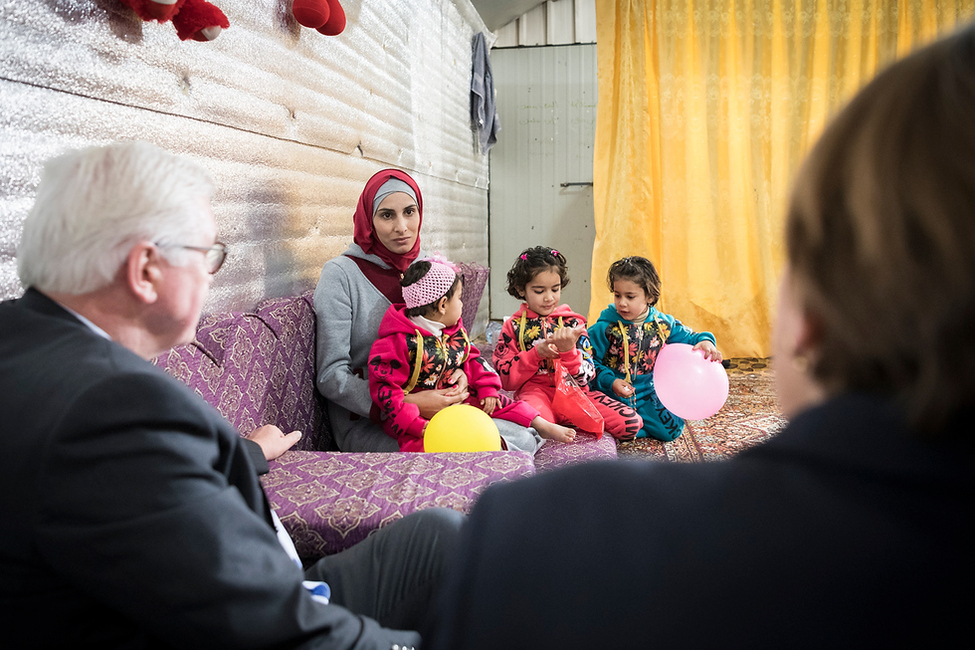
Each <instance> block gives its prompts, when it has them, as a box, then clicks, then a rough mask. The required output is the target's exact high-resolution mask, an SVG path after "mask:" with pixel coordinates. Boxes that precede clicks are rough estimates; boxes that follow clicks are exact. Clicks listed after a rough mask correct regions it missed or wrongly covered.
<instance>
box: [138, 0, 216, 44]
mask: <svg viewBox="0 0 975 650" xmlns="http://www.w3.org/2000/svg"><path fill="white" fill-rule="evenodd" d="M122 4H124V5H125V6H126V7H128V8H130V9H132V11H134V12H135V13H136V14H137V15H138V16H139V18H141V19H142V20H146V21H149V20H156V21H158V22H161V23H165V22H167V21H169V20H172V21H173V26H174V27H175V28H176V35H177V36H179V39H180V40H181V41H186V40H189V39H191V38H192V39H193V40H194V41H212V40H213V39H215V38H216V37H217V36H219V35H220V32H221V31H222V30H224V29H227V28H228V27H230V21H229V20H227V16H225V15H224V13H223V12H222V11H220V9H219V8H217V7H216V6H214V5H212V4H210V3H209V2H207V1H206V0H122Z"/></svg>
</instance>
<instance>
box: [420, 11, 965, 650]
mask: <svg viewBox="0 0 975 650" xmlns="http://www.w3.org/2000/svg"><path fill="white" fill-rule="evenodd" d="M973 116H975V29H973V28H971V27H969V28H967V29H965V30H963V31H960V32H958V33H957V34H955V35H953V36H951V37H949V38H946V39H944V40H942V41H939V42H937V43H935V44H933V45H931V46H928V47H927V48H924V49H922V50H920V51H919V52H917V53H915V54H913V55H912V56H910V57H908V58H906V59H904V60H902V61H899V62H897V63H895V64H893V65H892V66H891V67H890V68H888V69H887V70H886V71H884V72H882V73H881V74H879V75H878V76H877V77H876V79H874V80H873V81H872V82H871V83H870V84H869V85H868V86H867V87H866V88H864V89H863V90H862V91H861V92H860V93H859V94H858V95H857V96H856V97H855V98H854V99H853V101H852V102H851V103H850V104H849V105H848V106H847V107H846V108H845V109H844V110H843V111H842V112H841V113H840V114H839V115H838V116H837V117H836V119H835V120H834V121H833V122H832V124H831V125H830V126H829V128H828V129H827V130H826V132H825V133H824V134H823V136H822V138H821V139H820V140H819V142H818V143H817V144H816V146H815V147H814V149H813V150H812V152H811V153H810V155H809V157H808V159H807V160H806V162H805V163H804V165H803V167H802V169H801V170H800V173H799V176H798V177H797V182H796V187H795V189H794V192H793V196H792V201H791V205H790V208H789V212H788V216H787V224H786V239H787V250H788V265H787V268H786V269H785V272H784V273H783V277H782V282H781V289H780V296H779V305H778V315H777V320H776V327H775V333H774V337H773V338H774V340H773V350H774V364H775V381H776V390H777V393H778V395H779V401H780V405H781V408H782V410H783V412H784V413H785V415H786V416H787V417H788V418H789V419H790V424H789V426H788V427H787V428H786V429H785V430H783V431H782V432H781V433H780V434H778V435H777V436H776V437H775V438H773V439H772V440H770V441H769V442H767V443H765V444H763V445H760V446H758V447H755V448H753V449H751V450H749V451H746V452H744V453H742V454H740V455H739V456H738V457H737V458H735V459H732V460H730V461H728V462H724V463H704V464H698V465H678V464H666V465H665V464H658V463H652V464H639V463H620V462H616V463H612V464H610V463H605V464H588V465H586V466H583V467H578V468H568V469H565V470H558V471H554V472H551V473H548V474H546V475H543V476H539V477H535V478H532V479H527V480H524V481H519V482H516V483H514V484H511V485H505V486H498V487H496V488H489V489H488V490H487V491H486V492H485V494H484V495H483V496H482V497H481V499H480V500H479V501H478V504H477V505H476V506H475V508H474V511H473V512H472V515H471V518H470V521H469V523H468V525H467V526H466V533H465V538H464V541H463V544H462V551H461V555H462V556H463V558H465V560H466V561H464V562H457V563H456V565H455V571H454V574H453V577H452V582H451V585H450V586H449V588H448V589H447V591H446V593H445V596H446V597H445V598H444V599H443V600H442V602H441V605H440V609H439V613H438V615H439V621H438V625H437V626H436V627H435V630H434V632H435V637H436V638H434V639H433V640H432V643H430V644H429V645H428V646H427V647H433V648H468V649H477V648H487V647H505V648H515V647H517V648H534V649H545V648H559V649H560V650H563V649H566V648H589V647H605V648H632V647H651V646H654V647H661V648H707V647H731V648H740V647H748V648H836V647H842V648H848V647H849V648H854V647H855V648H860V647H887V646H896V647H905V646H909V645H924V646H928V647H943V646H947V645H948V644H951V643H954V642H955V640H956V639H959V638H966V637H967V636H969V635H970V631H969V620H970V615H971V612H970V605H971V598H970V597H966V596H964V594H966V593H970V591H971V585H972V584H973V583H975V557H973V554H972V552H971V540H972V538H973V533H975V525H973V524H975V514H973V513H975V435H973V433H972V431H973V425H972V422H973V419H975V342H973V339H972V332H975V119H973ZM569 490H571V491H572V492H571V493H572V495H573V498H571V499H565V498H563V497H564V495H565V494H567V492H568V491H569ZM606 495H613V501H612V507H607V503H608V502H607V500H606ZM556 501H558V503H559V507H558V508H553V507H551V504H552V503H553V502H556ZM551 539H558V540H559V541H560V544H559V545H551V544H549V545H548V546H547V547H546V552H545V553H539V554H535V555H532V556H530V557H521V556H520V555H519V553H517V552H514V551H513V549H521V548H525V547H531V546H532V545H535V546H539V547H541V545H542V544H543V543H544V542H545V541H547V540H551ZM603 546H610V547H611V548H613V549H615V550H618V549H626V551H627V552H613V553H601V554H592V553H586V552H581V551H580V549H583V548H586V549H592V548H600V547H603ZM633 549H638V550H639V551H640V552H639V554H636V553H633V552H629V551H631V550H633ZM556 602H557V603H558V607H553V606H547V607H535V608H534V609H532V610H531V611H532V613H531V615H530V616H525V615H522V612H523V611H525V610H526V609H528V608H529V607H531V606H532V604H537V603H556ZM498 621H504V624H503V625H498V623H497V622H498Z"/></svg>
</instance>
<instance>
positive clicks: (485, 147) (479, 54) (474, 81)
mask: <svg viewBox="0 0 975 650" xmlns="http://www.w3.org/2000/svg"><path fill="white" fill-rule="evenodd" d="M471 48H472V51H471V59H472V64H471V122H472V124H473V126H474V130H475V131H476V132H477V142H478V144H479V145H480V147H481V153H484V154H486V153H487V152H488V151H490V149H491V147H492V146H494V143H495V142H497V141H498V131H500V130H501V122H500V121H499V120H498V111H497V107H496V105H495V102H494V74H493V73H492V72H491V60H490V59H489V58H488V47H487V41H486V40H485V39H484V34H483V33H482V32H478V33H477V34H474V39H473V41H472V45H471Z"/></svg>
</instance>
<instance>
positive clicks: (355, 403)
mask: <svg viewBox="0 0 975 650" xmlns="http://www.w3.org/2000/svg"><path fill="white" fill-rule="evenodd" d="M349 256H352V257H358V258H361V259H365V260H368V261H370V262H373V263H375V264H378V265H379V266H381V267H383V268H389V265H388V264H386V263H385V262H383V261H382V260H381V259H379V258H378V257H376V256H375V255H367V254H366V253H364V252H363V251H362V249H361V248H359V246H358V245H357V244H352V245H350V246H349V248H348V250H347V251H346V252H345V253H344V254H342V255H339V256H337V257H335V258H332V259H330V260H329V261H328V262H326V263H325V266H324V267H322V275H321V277H320V278H319V280H318V286H317V287H316V288H315V314H316V316H317V323H318V324H317V328H318V331H317V333H318V338H317V345H318V348H317V350H316V354H315V364H316V367H315V371H316V383H317V385H318V391H319V392H320V393H321V394H322V395H324V396H325V398H326V399H327V400H328V418H329V424H330V425H331V429H332V434H333V435H334V436H335V441H336V443H337V444H338V447H339V449H341V450H342V451H399V445H398V444H397V443H396V441H395V440H394V439H393V438H391V437H389V436H388V435H386V433H385V432H384V431H383V430H382V427H381V426H379V425H377V424H375V423H373V422H371V421H370V420H369V411H370V410H371V409H372V399H371V398H370V396H369V374H368V371H367V369H368V366H367V363H368V360H369V350H370V348H371V347H372V344H373V342H374V341H375V340H376V337H377V336H378V335H379V323H380V322H382V319H383V314H385V313H386V309H387V308H389V305H390V303H389V300H387V299H386V297H385V296H384V295H383V294H382V293H380V292H379V290H378V289H377V288H376V287H375V286H373V284H372V283H371V282H370V281H369V280H368V279H366V277H365V276H364V275H363V274H362V271H360V270H359V267H358V266H357V265H356V263H355V261H353V260H352V259H350V257H349Z"/></svg>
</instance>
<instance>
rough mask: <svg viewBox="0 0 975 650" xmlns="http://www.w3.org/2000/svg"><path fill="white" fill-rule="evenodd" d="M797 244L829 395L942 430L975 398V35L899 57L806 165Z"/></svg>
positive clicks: (795, 264)
mask: <svg viewBox="0 0 975 650" xmlns="http://www.w3.org/2000/svg"><path fill="white" fill-rule="evenodd" d="M786 241H787V247H788V256H789V262H790V266H791V269H792V275H793V277H794V278H795V283H796V286H795V289H796V290H797V291H798V294H799V296H800V302H801V303H802V304H803V305H804V307H805V309H806V311H807V313H808V314H809V315H810V316H811V317H812V318H813V319H814V320H815V321H816V322H817V323H818V324H819V326H820V327H821V330H822V340H821V347H820V349H819V354H818V358H817V359H815V360H814V365H813V368H812V371H813V373H814V376H815V377H816V378H817V379H818V380H819V382H820V383H821V384H822V385H823V386H824V387H825V388H826V389H827V391H830V392H837V391H840V390H862V391H868V392H875V393H881V394H884V395H887V396H891V397H896V398H898V399H899V401H900V402H901V403H902V404H904V405H906V407H907V411H908V413H909V416H910V418H911V420H912V421H913V423H914V424H915V425H916V426H918V427H920V428H923V429H929V430H930V429H935V428H937V427H939V426H941V425H943V424H944V423H945V421H946V420H947V419H948V418H950V417H951V416H952V414H953V413H954V412H956V411H957V409H959V408H961V407H964V406H971V405H973V404H975V343H973V342H972V340H971V336H972V333H973V332H975V30H973V29H972V28H968V29H965V30H964V31H962V32H959V33H958V34H956V35H954V36H952V37H950V38H948V39H945V40H943V41H940V42H938V43H936V44H934V45H931V46H929V47H927V48H925V49H923V50H921V51H919V52H917V53H916V54H914V55H912V56H910V57H908V58H906V59H904V60H902V61H900V62H898V63H895V64H894V65H892V66H891V67H890V68H888V69H887V70H886V71H884V72H882V73H881V74H880V75H878V76H877V78H876V79H875V80H874V81H873V82H871V83H870V84H869V85H868V86H867V87H866V88H865V89H864V90H863V91H862V92H861V93H860V94H859V95H857V96H856V97H855V98H854V100H853V101H852V102H851V103H850V105H849V106H848V107H846V108H845V109H844V110H843V111H842V112H841V113H840V114H839V115H838V116H837V118H836V120H835V121H834V122H833V123H832V124H831V125H830V127H829V128H828V129H827V130H826V132H825V133H824V134H823V137H822V138H821V139H820V141H819V142H818V143H817V145H816V146H815V148H814V149H813V151H812V152H811V154H810V156H809V158H808V159H807V161H806V162H805V164H804V166H803V168H802V170H801V172H800V175H799V177H798V180H797V183H796V189H795V191H794V193H793V197H792V203H791V206H790V210H789V214H788V219H787V225H786Z"/></svg>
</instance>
